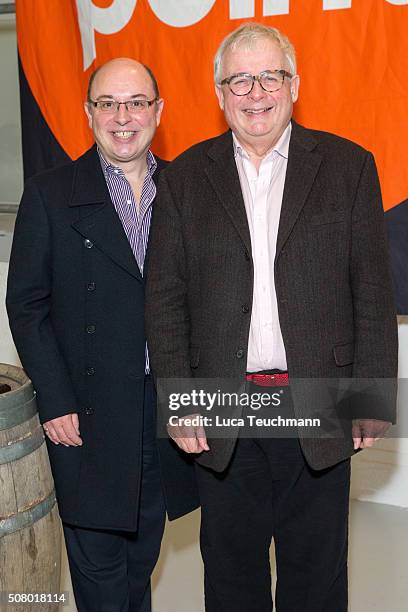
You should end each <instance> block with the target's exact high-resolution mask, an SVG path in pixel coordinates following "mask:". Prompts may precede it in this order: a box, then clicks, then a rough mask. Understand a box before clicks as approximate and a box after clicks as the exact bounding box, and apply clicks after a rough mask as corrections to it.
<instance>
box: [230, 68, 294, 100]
mask: <svg viewBox="0 0 408 612" xmlns="http://www.w3.org/2000/svg"><path fill="white" fill-rule="evenodd" d="M285 78H287V79H292V78H293V74H290V72H287V71H286V70H264V71H263V72H260V73H259V74H248V73H247V72H239V73H238V74H232V75H231V76H229V77H227V78H226V79H223V80H222V81H221V82H220V85H228V87H229V88H230V90H231V91H232V93H233V94H234V95H235V96H247V95H248V94H249V93H251V91H252V89H253V87H254V83H255V81H258V83H259V84H260V86H261V87H262V89H263V90H264V91H267V92H268V93H272V92H274V91H278V90H279V89H280V88H281V87H282V85H283V81H284V80H285Z"/></svg>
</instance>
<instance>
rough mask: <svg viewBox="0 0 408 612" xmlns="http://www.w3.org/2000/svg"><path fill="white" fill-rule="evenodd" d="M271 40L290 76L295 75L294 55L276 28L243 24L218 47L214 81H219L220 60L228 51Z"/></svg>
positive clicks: (291, 46) (287, 40)
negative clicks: (286, 65)
mask: <svg viewBox="0 0 408 612" xmlns="http://www.w3.org/2000/svg"><path fill="white" fill-rule="evenodd" d="M265 39H267V40H271V41H272V42H274V43H275V44H276V45H277V46H278V47H279V49H281V50H282V51H283V54H284V56H285V58H286V61H287V62H288V67H289V71H290V73H291V74H292V75H295V74H296V53H295V48H294V46H293V45H292V43H291V42H290V40H289V39H288V38H287V36H285V35H284V34H282V33H281V32H279V30H277V29H276V28H272V27H270V26H266V25H263V24H261V23H253V22H249V23H243V24H242V25H241V26H240V27H239V28H237V29H236V30H234V31H233V32H231V33H230V34H228V36H226V37H225V38H224V40H223V41H222V43H221V44H220V46H219V47H218V50H217V53H216V54H215V57H214V80H215V82H216V83H219V82H220V80H221V68H222V60H223V57H224V54H225V52H226V51H227V50H228V49H236V48H237V47H244V46H246V47H250V46H251V45H253V44H255V43H256V42H258V41H259V40H265Z"/></svg>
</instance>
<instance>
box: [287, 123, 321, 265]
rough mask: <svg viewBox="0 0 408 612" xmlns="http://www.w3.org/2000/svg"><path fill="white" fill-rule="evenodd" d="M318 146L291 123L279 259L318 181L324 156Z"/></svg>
mask: <svg viewBox="0 0 408 612" xmlns="http://www.w3.org/2000/svg"><path fill="white" fill-rule="evenodd" d="M316 145H317V142H316V140H315V139H314V138H313V136H312V135H310V133H309V132H308V130H305V129H304V128H302V127H301V126H299V125H298V124H296V123H295V122H294V121H292V135H291V139H290V144H289V157H288V166H287V170H286V178H285V188H284V191H283V200H282V209H281V215H280V221H279V230H278V239H277V244H276V257H277V256H278V255H279V253H280V251H281V249H282V248H283V245H284V244H285V242H286V241H287V239H288V238H289V236H290V233H291V232H292V230H293V226H294V225H295V223H296V220H297V218H298V216H299V213H300V211H301V210H302V208H303V206H304V204H305V202H306V198H307V196H308V194H309V192H310V190H311V188H312V185H313V183H314V180H315V178H316V174H317V171H318V169H319V166H320V164H321V161H322V157H321V155H320V154H319V153H317V152H316V151H314V149H315V147H316Z"/></svg>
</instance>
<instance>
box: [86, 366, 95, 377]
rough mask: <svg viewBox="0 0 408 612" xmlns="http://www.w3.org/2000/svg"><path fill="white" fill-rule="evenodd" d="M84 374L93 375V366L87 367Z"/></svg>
mask: <svg viewBox="0 0 408 612" xmlns="http://www.w3.org/2000/svg"><path fill="white" fill-rule="evenodd" d="M86 374H87V376H93V375H94V374H95V368H87V370H86Z"/></svg>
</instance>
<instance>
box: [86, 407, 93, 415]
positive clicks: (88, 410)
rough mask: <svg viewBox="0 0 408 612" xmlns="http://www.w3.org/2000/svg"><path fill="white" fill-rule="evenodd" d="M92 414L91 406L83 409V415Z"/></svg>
mask: <svg viewBox="0 0 408 612" xmlns="http://www.w3.org/2000/svg"><path fill="white" fill-rule="evenodd" d="M93 413H94V409H93V408H91V406H88V408H85V414H93Z"/></svg>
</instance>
